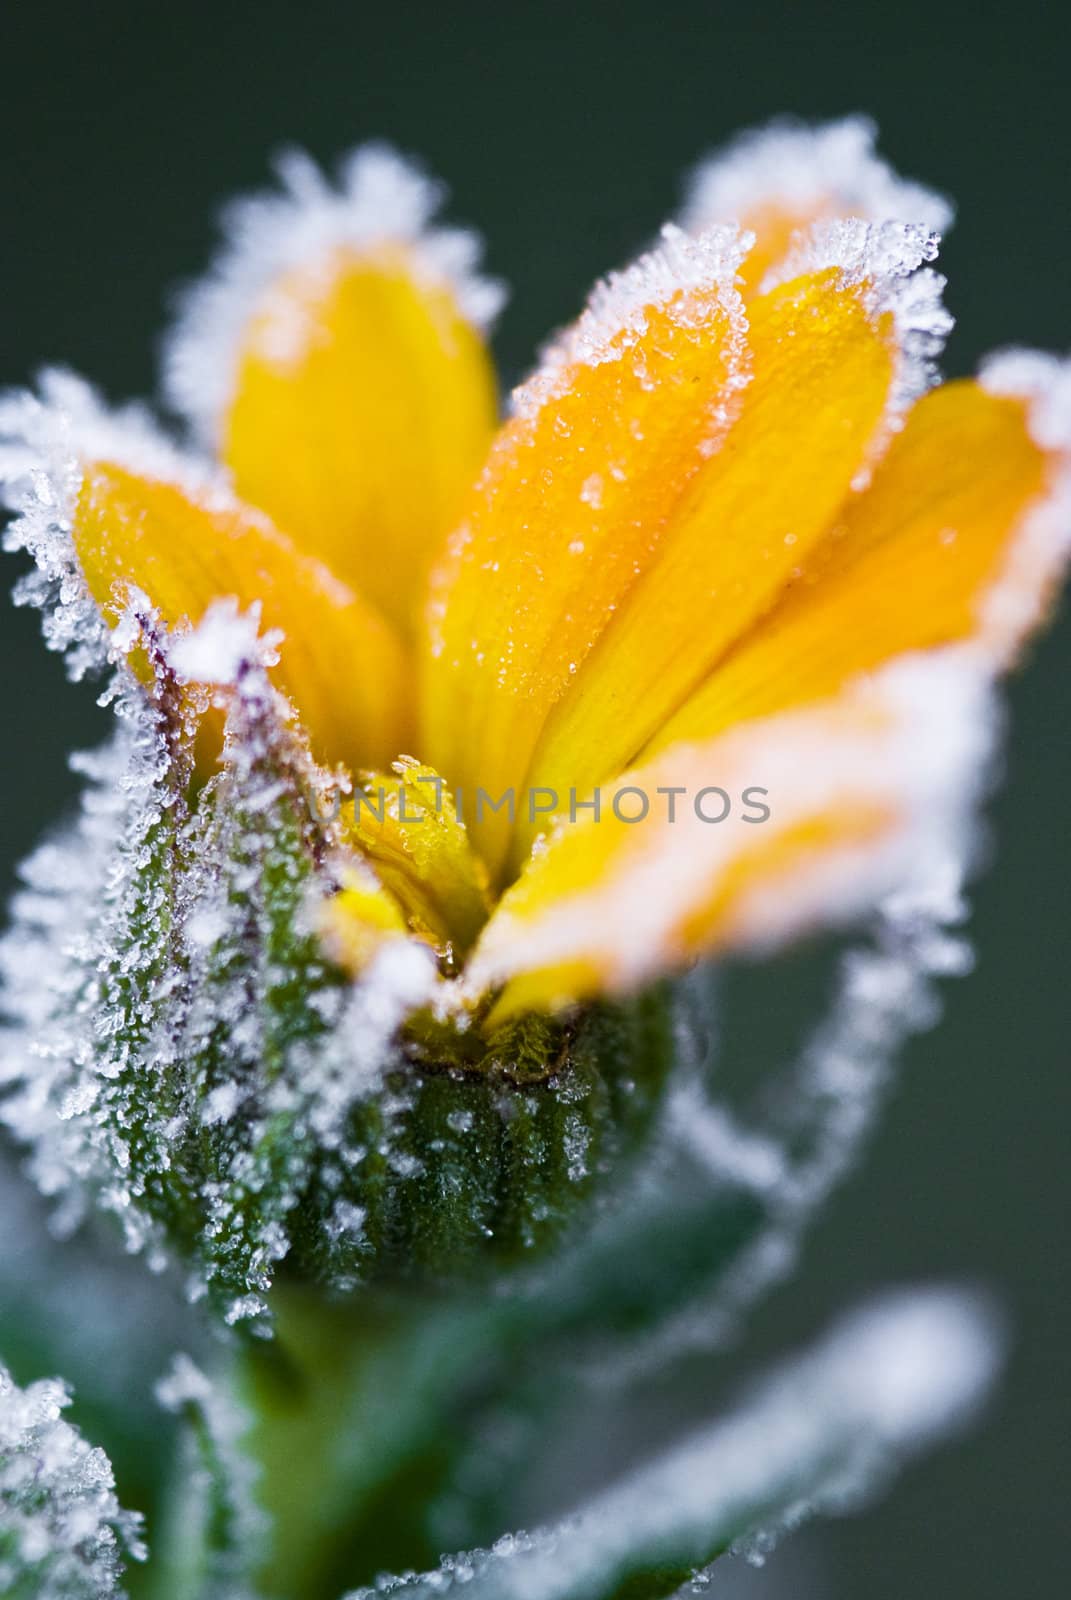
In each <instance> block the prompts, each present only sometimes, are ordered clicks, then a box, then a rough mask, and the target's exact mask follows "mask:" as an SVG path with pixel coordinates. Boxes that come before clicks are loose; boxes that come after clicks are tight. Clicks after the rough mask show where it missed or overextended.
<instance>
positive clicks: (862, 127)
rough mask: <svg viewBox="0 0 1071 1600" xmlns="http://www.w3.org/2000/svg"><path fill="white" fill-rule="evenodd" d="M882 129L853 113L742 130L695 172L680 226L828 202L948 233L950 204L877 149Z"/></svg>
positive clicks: (848, 210)
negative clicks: (902, 172) (770, 207)
mask: <svg viewBox="0 0 1071 1600" xmlns="http://www.w3.org/2000/svg"><path fill="white" fill-rule="evenodd" d="M877 132H878V130H877V127H876V125H875V124H874V123H873V122H872V121H871V120H870V118H869V117H860V116H854V117H844V118H843V119H841V120H840V121H837V122H827V123H822V124H819V125H817V126H813V127H812V126H809V125H808V124H807V123H802V122H794V121H778V122H774V123H771V124H770V125H769V126H767V127H765V128H754V129H751V130H749V131H748V132H746V133H743V134H740V135H739V136H738V137H737V138H736V139H734V140H733V141H732V143H731V144H729V145H728V146H726V148H725V149H724V150H722V151H719V152H718V153H716V154H715V155H713V156H709V157H708V158H707V159H706V160H705V161H703V162H701V163H700V164H699V166H698V167H696V169H695V171H694V172H693V173H692V175H691V177H690V179H689V181H688V186H687V191H686V199H685V204H684V208H683V212H682V217H681V221H682V225H683V226H684V227H686V228H688V229H690V230H695V229H697V228H705V227H709V225H710V224H711V223H712V222H735V221H739V220H741V219H742V218H746V217H747V216H748V215H749V214H751V213H753V212H754V211H755V210H756V209H758V208H761V207H763V206H766V205H779V204H780V205H784V206H786V207H788V208H791V209H793V210H799V211H805V210H807V209H808V208H809V207H812V206H816V205H820V204H822V203H823V202H824V201H827V200H828V202H829V203H830V204H831V205H832V206H833V208H834V209H835V210H836V211H839V212H841V213H843V215H845V216H854V217H863V218H865V219H867V220H869V221H873V222H883V221H889V220H894V219H895V220H898V221H903V222H917V223H921V224H922V226H923V227H924V228H927V229H931V230H933V231H935V232H937V233H944V232H945V231H947V229H948V228H949V227H950V226H951V225H952V221H953V218H954V208H953V206H952V204H951V202H950V201H949V200H947V199H946V198H945V197H944V196H943V195H940V194H937V193H936V192H935V191H934V190H932V189H928V188H925V187H924V186H923V185H922V184H919V183H913V182H911V181H909V180H908V179H905V178H901V177H900V176H899V174H898V173H897V172H896V171H895V170H894V169H893V168H892V167H890V166H889V164H888V162H886V161H883V160H882V159H881V157H880V156H878V154H877V153H876V151H875V148H874V146H875V141H876V139H877Z"/></svg>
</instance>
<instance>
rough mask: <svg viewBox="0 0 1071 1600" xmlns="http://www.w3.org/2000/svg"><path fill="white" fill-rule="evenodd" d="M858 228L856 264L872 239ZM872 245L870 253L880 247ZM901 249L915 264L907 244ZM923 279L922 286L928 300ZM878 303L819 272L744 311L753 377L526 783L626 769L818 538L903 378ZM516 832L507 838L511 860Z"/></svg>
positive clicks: (872, 290)
mask: <svg viewBox="0 0 1071 1600" xmlns="http://www.w3.org/2000/svg"><path fill="white" fill-rule="evenodd" d="M859 227H860V229H861V230H862V231H861V232H860V234H859V236H858V240H857V243H858V245H859V264H861V266H862V270H865V262H866V259H867V252H868V251H869V250H871V249H873V248H874V246H875V240H874V239H873V238H871V236H870V235H869V233H868V231H867V230H866V229H865V228H863V226H862V225H859ZM877 243H878V247H879V250H881V249H884V248H885V245H886V244H888V243H889V241H885V240H879V241H877ZM910 248H913V249H915V250H916V251H917V253H916V254H915V255H914V256H909V257H908V260H909V261H911V262H913V263H914V265H917V264H918V261H919V259H920V258H921V257H922V242H921V241H919V240H915V241H914V242H913V244H911V246H910ZM881 270H882V269H881V267H880V265H879V266H877V267H875V273H876V274H878V273H880V272H881ZM886 270H887V269H886ZM890 276H891V281H892V283H893V284H896V285H899V284H900V283H902V282H903V280H901V279H897V278H896V276H895V273H892V274H891V275H890ZM931 279H932V275H931ZM938 284H939V280H936V279H932V281H930V280H928V285H924V288H925V287H927V286H928V290H929V291H932V292H933V293H934V294H936V292H937V286H938ZM888 286H889V279H886V283H885V287H886V288H888ZM895 299H896V295H895V292H894V301H895ZM884 303H885V302H884V300H883V297H882V294H881V293H880V292H878V289H877V280H876V279H870V278H867V277H863V278H862V281H858V279H857V275H855V274H853V276H852V277H850V278H849V280H848V281H847V282H845V281H844V280H843V278H842V275H841V273H840V272H839V271H838V270H837V269H835V268H832V267H829V268H826V269H825V270H824V271H819V272H813V273H809V274H806V275H804V276H803V277H800V278H797V279H793V280H792V281H790V282H789V283H786V284H784V285H782V286H781V287H779V288H777V289H774V290H772V291H771V292H769V293H767V294H765V295H762V296H760V297H759V298H758V299H757V300H755V301H754V302H753V304H752V306H751V309H750V313H749V321H750V326H751V335H750V337H751V347H752V353H753V359H754V368H755V376H754V378H753V380H752V383H751V385H750V387H749V389H748V391H747V394H746V396H745V398H744V403H743V408H742V411H741V414H740V417H739V420H738V421H737V423H736V424H735V426H734V427H733V429H732V430H731V432H730V433H729V435H728V437H727V439H726V442H725V446H724V448H723V449H722V450H721V451H720V452H719V453H718V454H717V455H715V456H714V457H713V458H712V459H711V460H710V461H709V462H707V463H706V465H705V466H704V468H703V469H702V471H701V472H700V473H699V474H698V475H697V476H696V478H695V479H694V481H693V482H692V483H691V484H690V485H689V489H688V492H687V493H686V494H685V495H684V496H683V497H682V500H681V503H680V504H679V506H678V507H677V508H676V510H675V512H674V515H673V518H672V521H671V523H670V526H669V528H668V530H667V532H666V535H665V537H664V538H663V540H662V542H661V544H660V546H659V549H658V551H657V554H656V556H655V558H654V559H653V560H652V561H651V562H650V564H649V567H648V570H647V571H646V572H645V573H644V574H643V576H642V577H641V578H640V579H639V580H638V581H637V582H636V583H635V585H634V586H633V587H632V589H631V591H630V592H629V593H628V595H627V596H625V597H624V599H623V600H622V603H621V604H620V606H619V607H618V610H617V613H616V615H615V616H614V618H613V621H612V623H611V624H610V626H609V627H607V628H606V629H605V631H604V632H603V634H602V636H601V638H600V639H599V641H598V643H597V644H596V646H595V647H594V649H593V650H592V651H591V653H590V654H589V656H588V658H587V660H586V661H585V663H584V665H583V668H582V670H581V672H580V673H579V674H578V675H577V679H576V682H575V685H574V686H573V687H572V689H571V692H569V693H568V694H566V695H563V696H562V697H561V698H560V700H559V702H558V703H557V704H556V705H555V706H554V708H553V710H552V711H551V713H550V715H549V717H548V718H547V720H546V725H545V727H544V729H543V732H542V735H541V738H540V741H539V744H538V746H537V749H536V751H535V754H534V756H533V759H532V764H531V768H530V772H529V777H528V783H529V786H530V787H531V788H533V789H534V788H547V789H550V790H552V791H554V792H555V793H557V794H558V795H560V796H562V797H563V799H564V797H565V796H566V795H567V794H568V793H569V791H570V790H571V789H573V788H575V789H576V790H577V791H578V793H583V792H584V791H585V790H586V789H587V788H589V787H590V786H591V785H593V784H595V783H598V782H600V781H603V780H605V779H606V778H608V777H610V776H612V775H613V774H614V773H616V772H619V771H621V770H622V768H623V767H625V766H627V765H629V764H630V763H631V762H632V761H634V760H635V759H636V757H637V754H638V752H639V751H641V750H642V749H643V748H644V746H645V745H646V743H647V742H648V740H650V739H651V738H652V737H653V736H654V735H655V734H656V733H657V732H658V730H659V728H660V727H661V726H662V725H663V724H664V723H665V721H666V720H667V718H669V717H670V716H671V715H672V714H673V712H674V711H675V710H676V709H677V707H678V706H679V705H680V704H681V703H682V701H683V700H684V699H686V698H687V696H688V695H689V694H690V693H691V692H692V691H693V690H694V688H695V686H696V685H697V684H699V683H700V682H702V680H703V679H704V677H705V676H706V674H707V673H708V672H709V671H710V669H711V667H712V665H713V664H714V663H715V662H716V661H717V660H718V658H719V656H721V655H722V654H723V653H724V652H725V651H726V650H727V649H728V648H729V646H730V645H731V644H732V643H733V642H734V641H735V640H736V639H737V638H738V637H739V636H740V634H741V633H742V632H745V631H746V630H747V629H748V628H749V627H750V626H751V625H752V624H753V623H754V621H755V619H756V618H757V617H759V616H761V615H762V614H763V612H764V611H766V610H767V609H768V608H769V607H770V606H771V605H772V604H773V603H774V601H775V599H776V598H777V596H778V594H779V592H780V591H781V589H782V588H783V587H784V585H785V584H786V583H787V582H788V581H789V579H790V578H791V576H792V574H793V573H794V572H795V571H796V570H797V569H798V567H799V566H800V563H801V562H802V561H804V560H805V559H806V558H807V555H808V553H809V551H810V550H811V549H812V548H813V547H814V546H815V545H816V544H817V543H818V542H819V541H820V540H821V539H822V538H823V537H824V536H825V534H826V531H827V529H828V527H829V524H830V521H831V519H832V518H833V516H834V515H835V513H836V511H837V508H838V506H839V505H840V504H841V502H842V500H843V498H844V496H845V495H846V494H847V492H848V490H849V486H850V485H851V483H852V482H853V480H854V479H856V477H857V475H858V474H859V473H860V471H861V469H862V468H863V467H864V466H865V465H866V463H867V461H868V459H869V457H870V456H871V455H872V453H873V451H874V448H875V443H876V442H877V441H880V440H881V439H883V438H884V435H885V425H886V421H887V416H888V410H889V406H890V402H891V400H892V397H893V395H894V391H895V389H896V388H897V386H898V384H899V382H900V381H901V379H902V374H901V375H899V376H898V368H899V364H900V360H901V348H900V342H901V340H902V338H904V337H905V333H904V330H903V328H902V327H901V325H900V322H899V320H898V317H897V315H896V313H895V312H894V311H892V310H889V311H883V310H881V309H880V307H881V306H882V305H883V304H884ZM531 832H532V830H531V829H528V830H525V829H518V833H517V837H516V840H515V844H514V861H515V863H516V864H519V863H520V861H521V860H522V859H523V854H524V853H525V851H526V849H527V847H528V844H529V841H530V838H531Z"/></svg>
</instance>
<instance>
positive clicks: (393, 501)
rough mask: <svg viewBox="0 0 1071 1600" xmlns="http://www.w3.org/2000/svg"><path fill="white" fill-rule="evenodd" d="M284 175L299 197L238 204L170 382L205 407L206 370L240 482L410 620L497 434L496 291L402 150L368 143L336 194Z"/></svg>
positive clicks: (213, 418) (329, 560)
mask: <svg viewBox="0 0 1071 1600" xmlns="http://www.w3.org/2000/svg"><path fill="white" fill-rule="evenodd" d="M286 176H287V177H288V181H289V184H290V189H291V193H290V195H289V197H285V196H284V197H282V198H278V199H275V200H262V201H259V202H258V201H253V202H247V204H246V207H245V209H244V210H243V211H242V212H241V213H240V216H239V219H238V220H239V225H238V227H237V228H236V230H235V231H236V242H235V243H234V245H233V247H232V249H231V252H230V255H229V256H227V257H225V259H224V261H223V262H222V263H221V265H220V266H219V267H218V268H217V271H216V274H215V276H214V278H213V279H212V280H210V281H209V284H208V285H207V287H206V289H205V290H204V291H203V293H202V294H201V295H199V296H197V297H195V299H194V301H193V303H192V307H191V310H190V312H189V314H188V318H187V322H186V324H185V326H184V327H183V328H182V329H181V330H180V332H179V335H178V337H177V339H176V341H175V344H174V346H173V349H172V355H171V369H172V371H171V377H172V388H173V389H174V390H176V391H177V392H178V394H179V396H180V398H181V399H183V400H185V402H186V405H187V409H190V410H193V411H194V412H200V411H203V410H204V409H205V408H204V407H202V406H200V405H199V401H200V400H201V390H202V388H204V387H205V385H206V383H207V385H208V393H209V394H210V395H212V394H214V393H218V394H219V403H218V404H216V405H214V406H210V407H208V408H207V409H208V412H209V415H208V417H207V418H206V419H204V420H207V422H208V424H209V427H210V430H211V433H212V436H213V440H214V442H216V443H217V444H218V447H219V450H220V453H221V454H222V456H223V459H224V460H225V461H226V463H227V464H228V465H229V466H230V467H231V468H232V470H233V473H234V480H235V484H236V487H237V489H238V492H239V493H240V494H241V495H242V496H243V497H244V498H245V499H246V500H248V501H249V502H250V503H251V504H253V505H256V506H259V507H261V508H262V509H263V510H264V511H266V512H267V513H268V515H269V516H271V517H272V519H273V520H274V521H275V522H276V524H277V525H278V526H279V527H280V528H283V529H284V530H285V531H286V532H287V533H288V534H289V535H290V536H291V537H292V538H293V539H294V540H295V542H296V543H297V544H298V546H299V547H300V548H301V549H302V550H304V551H307V552H308V553H310V554H312V555H315V556H317V557H318V558H320V559H321V560H323V561H324V562H325V563H326V564H327V566H328V567H329V568H330V569H331V570H332V571H333V572H334V573H335V574H336V575H337V576H338V577H340V578H342V579H344V580H345V581H346V582H348V583H351V584H352V585H353V586H354V587H355V588H356V589H358V590H359V591H360V592H361V594H363V595H364V596H365V597H366V598H368V599H369V600H371V601H372V602H373V603H374V604H376V605H377V606H378V607H379V608H380V610H381V611H382V612H383V614H384V615H385V616H386V617H387V618H388V619H389V620H390V621H391V622H392V623H393V624H394V626H396V627H397V628H398V629H399V630H400V631H401V632H402V633H406V632H408V631H409V630H410V629H411V628H412V627H413V624H414V621H415V619H416V616H417V614H418V612H419V608H420V606H421V605H422V603H423V600H424V594H425V582H424V580H425V575H426V572H427V568H428V566H429V564H430V562H431V560H432V558H433V556H434V555H435V554H437V552H438V550H439V547H440V546H441V543H442V541H443V539H444V538H445V536H446V534H447V533H448V532H449V530H450V528H451V527H452V526H453V525H454V523H455V521H456V520H457V515H458V511H459V508H460V503H461V500H462V498H463V496H464V494H465V493H466V492H467V490H468V489H469V487H470V485H471V482H472V479H473V478H474V477H475V475H476V472H477V471H478V469H479V467H480V465H481V463H482V461H483V458H484V456H485V455H486V452H487V447H488V445H489V443H490V439H491V435H492V433H493V430H494V426H495V420H496V399H495V382H494V374H493V370H492V367H491V362H490V359H489V356H488V353H487V350H486V348H485V346H484V343H483V339H482V337H481V334H480V331H479V326H478V325H479V324H480V323H481V322H483V321H486V320H487V313H488V312H490V311H491V310H492V309H493V306H494V305H495V304H496V303H497V298H498V296H497V289H496V287H495V286H493V285H490V284H487V283H485V282H481V280H479V279H478V278H476V277H475V276H474V274H473V273H472V272H471V270H470V268H471V264H472V260H473V258H474V256H475V254H476V251H475V247H474V244H473V242H472V241H471V240H470V239H468V237H467V236H464V235H460V234H457V233H442V232H436V231H434V230H430V229H429V228H428V222H429V218H430V214H431V212H432V211H433V210H434V206H435V204H436V200H437V196H436V194H435V191H434V190H433V189H432V187H431V186H430V185H429V184H428V183H427V182H426V180H424V179H422V178H421V177H420V176H419V175H417V174H415V173H414V172H413V171H412V170H411V169H410V168H408V167H407V166H406V165H405V164H404V163H403V162H401V161H400V160H398V159H397V158H395V157H392V156H390V155H389V153H387V152H385V151H382V150H376V149H372V150H366V151H363V152H359V153H358V155H357V156H356V158H354V159H352V160H351V162H350V165H349V167H348V168H347V169H346V170H345V172H344V174H343V179H342V186H341V188H340V190H338V191H335V190H333V189H331V188H330V187H329V186H327V185H326V184H325V183H324V182H323V180H322V179H321V178H320V177H319V175H318V174H317V173H315V171H314V170H311V169H310V168H308V167H307V166H305V165H302V164H298V165H297V166H296V167H295V166H294V165H293V164H291V168H290V169H288V171H287V174H286ZM206 347H207V348H206ZM206 372H207V377H206Z"/></svg>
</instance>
